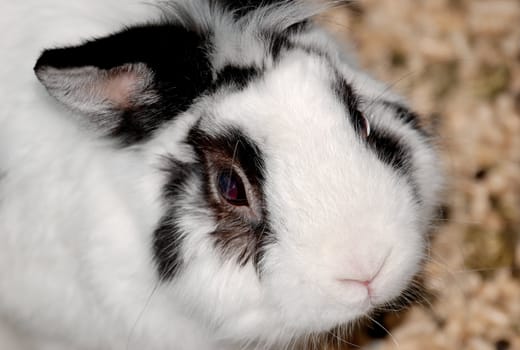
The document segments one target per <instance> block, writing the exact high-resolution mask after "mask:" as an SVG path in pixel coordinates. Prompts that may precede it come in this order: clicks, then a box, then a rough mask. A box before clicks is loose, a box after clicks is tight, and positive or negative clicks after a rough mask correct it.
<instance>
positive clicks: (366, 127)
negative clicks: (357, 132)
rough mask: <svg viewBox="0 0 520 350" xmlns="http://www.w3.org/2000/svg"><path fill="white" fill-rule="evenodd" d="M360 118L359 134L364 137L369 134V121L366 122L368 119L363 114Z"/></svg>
mask: <svg viewBox="0 0 520 350" xmlns="http://www.w3.org/2000/svg"><path fill="white" fill-rule="evenodd" d="M361 119H362V121H361V125H362V127H361V134H362V135H363V137H365V138H366V137H368V136H369V135H370V123H369V122H368V119H367V118H365V117H364V116H362V117H361Z"/></svg>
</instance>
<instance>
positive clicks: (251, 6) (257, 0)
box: [218, 0, 284, 17]
mask: <svg viewBox="0 0 520 350" xmlns="http://www.w3.org/2000/svg"><path fill="white" fill-rule="evenodd" d="M218 2H219V3H220V4H222V5H224V7H225V8H227V9H228V10H231V11H233V13H234V14H235V16H236V17H243V16H245V15H247V14H248V13H249V12H251V11H254V10H256V9H257V8H259V7H264V6H268V5H276V4H281V3H283V2H284V1H282V0H218Z"/></svg>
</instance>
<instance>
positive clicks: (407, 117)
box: [382, 101, 429, 136]
mask: <svg viewBox="0 0 520 350" xmlns="http://www.w3.org/2000/svg"><path fill="white" fill-rule="evenodd" d="M382 104H383V105H384V106H385V107H386V108H390V109H392V110H393V111H394V113H395V114H396V117H397V118H398V119H399V120H401V121H402V122H403V123H405V124H407V125H409V126H410V127H412V128H413V129H415V130H417V131H418V132H419V133H421V134H422V135H424V136H429V134H428V132H426V130H424V129H423V128H422V127H421V123H420V119H419V116H418V115H417V114H416V113H414V112H413V111H411V110H409V109H408V108H406V106H404V105H402V104H400V103H398V102H392V101H383V102H382Z"/></svg>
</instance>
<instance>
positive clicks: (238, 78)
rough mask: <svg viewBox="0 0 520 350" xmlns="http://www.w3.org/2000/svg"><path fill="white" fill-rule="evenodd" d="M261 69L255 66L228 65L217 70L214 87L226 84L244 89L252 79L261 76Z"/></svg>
mask: <svg viewBox="0 0 520 350" xmlns="http://www.w3.org/2000/svg"><path fill="white" fill-rule="evenodd" d="M260 73H261V72H260V70H259V69H258V68H255V67H253V66H249V67H239V66H233V65H227V66H225V67H224V68H222V69H221V70H220V71H218V72H217V79H216V80H215V82H214V83H213V86H214V89H216V88H218V87H220V86H222V85H226V86H229V85H231V86H234V87H236V88H238V89H243V88H245V87H246V86H247V84H249V83H250V82H251V81H252V80H254V79H255V78H257V77H259V76H260Z"/></svg>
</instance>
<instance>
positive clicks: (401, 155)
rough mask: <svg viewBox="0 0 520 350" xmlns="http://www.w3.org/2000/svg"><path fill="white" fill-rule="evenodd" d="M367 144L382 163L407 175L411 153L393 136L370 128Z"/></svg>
mask: <svg viewBox="0 0 520 350" xmlns="http://www.w3.org/2000/svg"><path fill="white" fill-rule="evenodd" d="M367 142H368V144H369V146H370V147H371V148H372V149H373V150H374V152H376V154H377V156H378V157H379V159H380V160H381V161H382V162H384V163H386V164H388V165H390V166H391V167H392V168H394V169H395V170H396V171H398V172H400V173H403V174H406V173H408V171H409V168H410V160H411V153H410V151H409V149H408V147H407V146H405V145H404V144H402V143H401V142H400V141H399V139H398V138H397V137H396V136H395V135H393V134H391V133H390V132H388V131H382V130H379V129H375V128H372V130H371V131H370V135H369V136H368V137H367Z"/></svg>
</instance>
